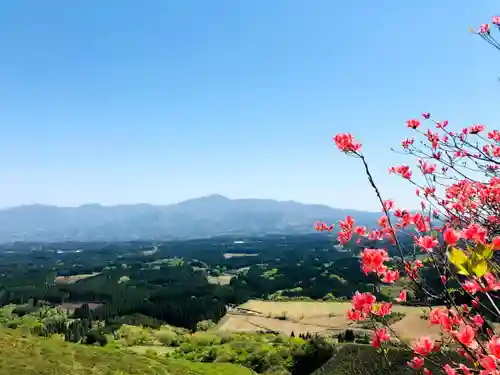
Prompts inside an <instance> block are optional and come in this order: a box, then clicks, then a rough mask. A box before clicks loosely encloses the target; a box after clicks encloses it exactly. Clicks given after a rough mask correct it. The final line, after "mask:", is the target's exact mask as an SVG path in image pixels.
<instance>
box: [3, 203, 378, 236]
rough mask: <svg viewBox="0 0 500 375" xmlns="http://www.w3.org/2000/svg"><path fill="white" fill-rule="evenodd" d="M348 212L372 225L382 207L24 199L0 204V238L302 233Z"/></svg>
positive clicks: (341, 217) (358, 220) (364, 223)
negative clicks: (60, 203) (72, 203)
mask: <svg viewBox="0 0 500 375" xmlns="http://www.w3.org/2000/svg"><path fill="white" fill-rule="evenodd" d="M347 215H351V216H353V217H355V218H356V220H357V222H359V223H360V224H363V225H373V224H374V223H375V221H376V220H377V218H378V217H379V216H380V213H375V212H364V211H354V210H343V209H336V208H332V207H329V206H325V205H316V204H314V205H313V204H302V203H298V202H294V201H286V202H281V201H276V200H271V199H229V198H226V197H224V196H221V195H217V194H215V195H210V196H206V197H201V198H195V199H190V200H186V201H183V202H180V203H175V204H171V205H161V206H160V205H151V204H130V205H116V206H102V205H100V204H87V205H83V206H79V207H57V206H47V205H39V204H36V205H26V206H18V207H12V208H7V209H2V210H0V242H3V243H5V242H13V241H42V242H50V241H128V240H172V239H189V238H206V237H212V236H217V235H252V236H259V235H266V234H302V233H309V232H312V231H314V223H315V222H316V221H317V220H320V221H326V222H329V223H331V222H335V221H337V220H339V219H344V218H345V217H346V216H347Z"/></svg>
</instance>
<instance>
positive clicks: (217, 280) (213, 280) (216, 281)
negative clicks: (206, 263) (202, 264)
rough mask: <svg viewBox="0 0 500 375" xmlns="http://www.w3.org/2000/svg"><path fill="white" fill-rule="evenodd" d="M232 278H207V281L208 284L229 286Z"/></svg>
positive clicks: (222, 276) (226, 276)
mask: <svg viewBox="0 0 500 375" xmlns="http://www.w3.org/2000/svg"><path fill="white" fill-rule="evenodd" d="M233 277H234V276H233V275H220V276H207V281H208V282H209V283H210V284H219V285H229V283H230V282H231V279H232V278H233Z"/></svg>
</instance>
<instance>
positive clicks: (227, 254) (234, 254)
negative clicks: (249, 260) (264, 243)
mask: <svg viewBox="0 0 500 375" xmlns="http://www.w3.org/2000/svg"><path fill="white" fill-rule="evenodd" d="M257 255H259V254H255V253H224V258H226V259H231V258H241V257H256V256H257Z"/></svg>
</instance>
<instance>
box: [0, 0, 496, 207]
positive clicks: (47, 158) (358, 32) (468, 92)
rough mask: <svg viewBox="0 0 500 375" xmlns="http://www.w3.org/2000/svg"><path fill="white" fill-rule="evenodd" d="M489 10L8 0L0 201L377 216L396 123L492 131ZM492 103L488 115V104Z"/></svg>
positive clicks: (3, 17) (292, 0)
mask: <svg viewBox="0 0 500 375" xmlns="http://www.w3.org/2000/svg"><path fill="white" fill-rule="evenodd" d="M498 13H500V6H499V5H498V1H494V0H483V1H477V2H471V1H466V0H439V1H436V0H420V1H396V0H385V1H384V0H381V1H376V2H375V1H369V0H364V1H356V2H354V1H335V0H307V1H306V0H287V1H285V0H283V1H269V0H252V1H246V0H210V1H208V0H207V1H201V0H182V1H180V0H148V1H125V0H106V1H102V0H85V1H83V0H80V1H72V2H68V1H63V0H60V1H51V0H46V1H43V2H42V1H38V0H31V1H27V0H17V1H8V2H5V4H3V5H2V9H1V11H0V35H2V37H1V38H0V53H1V58H0V173H1V178H2V183H1V184H0V206H13V205H18V204H29V203H35V202H38V203H47V204H58V205H78V204H84V203H90V202H100V203H103V204H116V203H137V202H150V203H160V204H163V203H172V202H176V201H179V200H183V199H187V198H191V197H196V196H201V195H207V194H211V193H220V194H223V195H227V196H228V197H231V198H239V197H262V198H275V199H280V200H289V199H292V200H297V201H302V202H306V203H325V204H329V205H332V206H336V207H343V208H347V207H349V208H357V209H375V208H376V207H377V204H376V201H375V200H374V195H373V193H372V192H371V190H370V188H369V187H368V186H367V184H366V182H365V179H364V176H363V172H362V169H361V168H360V166H359V164H358V163H357V162H356V161H355V160H351V159H348V158H346V157H345V156H343V155H341V154H340V153H338V152H337V150H336V149H335V147H334V145H333V143H332V141H331V138H332V136H333V135H334V134H336V133H338V132H345V131H350V132H352V133H354V134H355V135H356V136H357V138H359V139H360V141H361V142H362V143H363V146H364V149H365V153H366V155H367V157H368V158H369V160H370V161H371V166H372V167H373V171H374V174H375V177H376V179H377V181H378V183H379V185H380V187H381V190H382V192H383V193H384V195H385V196H386V197H387V198H393V199H396V200H397V201H400V202H401V204H406V205H410V206H412V205H415V203H416V201H415V200H414V198H410V199H409V200H408V198H406V200H405V197H407V195H408V193H409V194H410V195H412V194H413V188H411V187H409V186H407V185H406V184H405V183H402V182H400V181H399V180H398V179H397V178H396V177H391V176H389V175H388V174H387V168H388V167H389V166H391V165H392V164H401V163H403V162H408V161H409V160H401V159H400V157H399V156H396V155H393V154H392V153H391V151H390V150H389V148H390V147H391V146H397V145H398V144H399V142H400V140H401V139H403V138H405V137H406V136H408V135H409V133H408V132H407V130H406V129H405V124H404V122H405V120H406V119H407V118H410V117H413V116H416V115H418V114H419V113H420V111H422V110H425V111H430V112H432V113H433V114H435V115H436V116H438V117H440V118H443V119H446V118H447V119H449V120H450V122H451V123H453V124H456V125H457V126H460V127H461V126H464V125H470V124H471V123H485V124H487V125H492V126H494V125H496V124H497V123H498V120H499V115H498V105H497V103H498V100H499V95H500V85H499V83H498V81H497V80H496V77H497V75H500V68H499V67H498V55H497V54H495V51H494V50H493V49H492V48H491V47H490V46H488V45H487V44H486V43H484V42H482V41H481V40H480V39H479V38H477V37H474V36H473V35H471V34H469V33H468V32H467V30H468V27H469V26H476V25H479V24H480V23H482V22H489V21H490V19H491V16H492V15H496V14H498ZM495 109H496V110H495Z"/></svg>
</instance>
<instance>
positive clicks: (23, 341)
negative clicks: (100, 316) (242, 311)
mask: <svg viewBox="0 0 500 375" xmlns="http://www.w3.org/2000/svg"><path fill="white" fill-rule="evenodd" d="M13 374H16V375H67V374H71V375H83V374H85V375H89V374H95V375H135V374H137V375H251V374H252V372H251V371H250V370H248V369H245V368H243V367H239V366H235V365H230V364H205V363H193V362H185V361H180V360H169V359H163V358H160V357H158V358H156V357H155V358H153V357H146V356H142V355H139V354H134V353H131V352H129V351H125V350H119V349H114V348H98V347H89V346H85V345H79V344H70V343H66V342H64V341H61V340H60V339H44V338H38V337H23V336H22V335H21V334H20V333H19V332H17V331H13V330H1V331H0V375H13Z"/></svg>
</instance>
